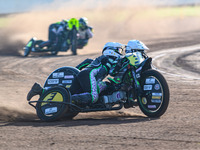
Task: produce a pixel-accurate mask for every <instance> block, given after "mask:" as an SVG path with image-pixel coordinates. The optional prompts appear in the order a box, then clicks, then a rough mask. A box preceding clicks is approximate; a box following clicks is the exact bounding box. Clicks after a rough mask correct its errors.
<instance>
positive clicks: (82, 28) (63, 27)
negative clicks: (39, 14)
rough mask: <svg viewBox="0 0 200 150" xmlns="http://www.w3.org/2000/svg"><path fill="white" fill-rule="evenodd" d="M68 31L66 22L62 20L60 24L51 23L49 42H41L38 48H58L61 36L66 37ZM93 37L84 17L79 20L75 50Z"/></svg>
mask: <svg viewBox="0 0 200 150" xmlns="http://www.w3.org/2000/svg"><path fill="white" fill-rule="evenodd" d="M68 33H69V30H68V20H62V21H61V22H57V23H53V24H51V25H50V26H49V40H48V41H45V42H42V43H41V44H40V45H39V47H40V48H43V47H45V46H53V47H56V48H58V47H59V45H60V43H59V42H60V40H61V37H62V36H67V34H68ZM92 37H93V32H92V27H90V26H88V20H87V18H85V17H82V18H80V19H79V30H78V40H77V48H79V49H80V48H83V47H84V46H85V45H86V44H87V43H88V40H89V38H92Z"/></svg>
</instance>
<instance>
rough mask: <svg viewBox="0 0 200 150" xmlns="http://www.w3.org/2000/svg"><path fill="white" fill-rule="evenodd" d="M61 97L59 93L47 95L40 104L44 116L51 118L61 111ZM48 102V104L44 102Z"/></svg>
mask: <svg viewBox="0 0 200 150" xmlns="http://www.w3.org/2000/svg"><path fill="white" fill-rule="evenodd" d="M63 99H64V98H63V96H62V94H61V93H60V92H55V91H54V92H50V93H48V94H47V95H46V96H45V97H44V99H43V100H42V102H41V103H40V107H41V111H42V113H43V115H44V116H46V117H51V116H54V115H55V114H56V113H58V112H59V110H61V107H62V106H63V103H62V102H63ZM46 101H50V102H46Z"/></svg>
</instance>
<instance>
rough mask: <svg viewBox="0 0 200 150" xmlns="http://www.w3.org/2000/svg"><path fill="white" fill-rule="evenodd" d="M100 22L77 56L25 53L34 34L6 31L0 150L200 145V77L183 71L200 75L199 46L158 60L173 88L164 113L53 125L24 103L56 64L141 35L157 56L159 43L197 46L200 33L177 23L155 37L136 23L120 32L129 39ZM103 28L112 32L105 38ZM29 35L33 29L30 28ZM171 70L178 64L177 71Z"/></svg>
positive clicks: (123, 113)
mask: <svg viewBox="0 0 200 150" xmlns="http://www.w3.org/2000/svg"><path fill="white" fill-rule="evenodd" d="M16 17H18V16H16ZM196 19H199V18H196ZM186 20H187V21H189V20H190V19H189V18H187V19H186ZM186 20H184V21H182V23H185V24H182V26H184V25H187V21H186ZM191 21H194V18H191ZM196 22H197V20H196ZM91 24H92V23H91ZM173 24H175V22H174V23H173ZM136 25H137V26H138V27H139V24H136ZM146 25H147V24H146ZM95 27H96V29H95V30H97V32H96V33H95V37H94V39H92V40H90V41H89V44H88V46H87V47H86V48H85V49H83V50H79V51H78V55H77V56H72V55H71V52H70V51H69V52H66V53H59V54H58V56H51V55H49V54H33V55H31V56H30V57H27V58H24V57H22V55H21V54H22V53H23V51H22V47H23V45H24V44H25V43H26V41H28V39H29V38H26V40H23V39H22V38H18V39H20V42H17V41H16V40H11V38H10V36H11V34H9V35H7V34H6V36H5V38H4V40H3V42H1V43H0V91H1V92H0V93H1V96H0V145H1V147H0V149H87V150H90V149H91V150H92V149H127V150H130V149H141V150H143V149H152V150H155V149H176V150H178V149H180V150H183V149H192V150H193V149H200V130H199V127H200V126H199V124H200V111H199V108H200V103H199V101H200V98H199V97H200V89H199V87H200V82H199V79H197V78H193V76H192V77H191V78H186V77H184V74H187V73H188V72H189V74H195V77H199V78H200V75H199V69H200V67H199V64H200V59H199V50H196V51H191V52H188V51H187V53H180V54H179V53H178V52H177V53H176V56H174V57H171V58H172V59H171V58H170V57H164V58H162V59H159V60H155V61H154V64H155V66H156V67H158V69H160V70H161V71H164V72H163V75H164V76H165V78H166V79H167V82H168V84H169V87H170V94H171V96H170V104H169V107H168V109H167V111H166V113H165V114H164V115H163V116H162V117H161V118H156V119H153V118H148V117H146V116H145V115H143V114H142V112H141V111H140V110H139V108H133V109H123V110H120V111H111V112H93V113H82V114H79V115H78V116H76V117H75V118H74V119H73V120H68V121H59V122H51V123H46V122H41V121H40V120H39V119H38V118H37V116H36V112H35V110H34V108H32V107H31V106H29V105H28V103H27V101H26V95H27V93H28V91H29V90H30V88H31V86H32V85H33V83H34V82H35V81H37V82H39V83H41V84H44V82H45V79H46V78H47V77H48V75H49V74H50V73H51V72H52V71H53V70H55V69H57V68H58V67H62V66H76V65H77V64H78V63H80V62H81V61H82V60H84V59H85V58H95V57H97V56H98V55H100V54H101V47H103V44H105V42H108V41H117V42H122V43H127V42H128V40H130V39H133V38H136V37H137V39H139V40H141V41H143V42H144V43H145V44H147V46H148V47H149V48H150V49H151V51H150V52H148V53H149V55H151V56H154V54H155V53H154V52H157V51H160V50H161V49H167V48H177V47H184V46H190V45H194V44H199V39H200V28H197V27H196V26H195V28H193V27H190V28H189V27H187V29H186V31H184V29H180V28H179V29H178V26H176V28H177V32H176V30H175V29H174V30H173V33H170V34H167V32H166V31H165V32H162V34H159V33H158V32H156V33H157V35H155V34H153V32H149V33H148V36H147V35H146V34H145V33H144V32H142V30H140V31H141V32H140V34H139V32H137V31H138V29H137V31H136V34H135V35H136V37H135V36H134V31H132V30H131V32H129V33H130V34H128V33H127V35H128V36H125V33H123V34H122V36H121V38H123V39H119V38H118V37H120V35H118V36H117V37H115V36H114V35H115V34H114V30H111V31H112V32H108V31H106V32H104V30H103V29H104V28H102V27H100V25H99V24H95V25H94V28H95ZM115 27H116V26H115ZM199 27H200V26H199ZM155 28H156V26H155ZM155 28H154V29H155ZM13 29H14V28H13ZM13 29H12V28H10V30H13ZM166 29H167V28H166ZM166 29H165V30H166ZM21 30H22V29H20V30H18V31H21ZM99 30H100V31H99ZM116 30H117V29H116ZM154 31H155V30H154ZM1 32H4V31H1ZM100 32H103V33H102V34H104V35H105V34H107V35H108V36H102V38H104V39H101V40H99V39H100V36H101V35H102V34H100ZM4 33H5V32H4ZM131 33H132V35H131ZM1 35H2V34H1ZM15 35H16V34H15ZM28 35H30V33H27V34H25V36H26V37H27V36H28ZM96 36H97V37H96ZM20 37H22V36H20ZM110 37H112V38H110ZM139 37H140V38H139ZM98 40H99V41H98ZM1 41H2V36H1ZM8 41H9V42H8ZM166 54H167V53H166ZM169 55H170V53H169ZM166 68H172V70H173V72H170V71H172V70H167V69H166ZM184 70H187V71H185V72H184ZM179 71H180V72H179ZM169 72H170V73H176V74H177V73H178V74H180V76H175V75H172V74H169ZM181 74H182V75H183V77H182V76H181ZM35 99H37V98H35Z"/></svg>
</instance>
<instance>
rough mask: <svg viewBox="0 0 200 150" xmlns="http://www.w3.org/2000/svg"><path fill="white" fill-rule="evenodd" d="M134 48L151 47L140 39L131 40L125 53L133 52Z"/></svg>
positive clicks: (143, 48)
mask: <svg viewBox="0 0 200 150" xmlns="http://www.w3.org/2000/svg"><path fill="white" fill-rule="evenodd" d="M134 50H143V51H144V50H149V48H148V47H147V46H146V45H145V44H144V43H142V42H141V41H139V40H130V41H129V42H128V44H127V45H126V49H125V53H132V52H133V51H134Z"/></svg>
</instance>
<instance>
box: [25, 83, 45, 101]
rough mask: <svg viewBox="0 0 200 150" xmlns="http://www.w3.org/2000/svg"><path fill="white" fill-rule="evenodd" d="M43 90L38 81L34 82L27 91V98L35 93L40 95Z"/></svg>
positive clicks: (29, 98)
mask: <svg viewBox="0 0 200 150" xmlns="http://www.w3.org/2000/svg"><path fill="white" fill-rule="evenodd" d="M42 91H43V88H42V87H41V86H40V84H38V83H34V85H33V86H32V88H31V90H30V91H29V92H28V95H27V100H28V101H30V100H31V98H32V97H33V96H35V95H41V94H42Z"/></svg>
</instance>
